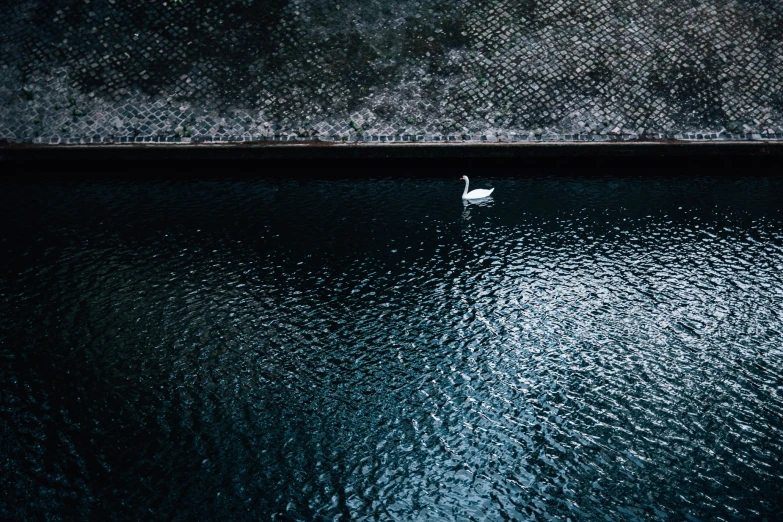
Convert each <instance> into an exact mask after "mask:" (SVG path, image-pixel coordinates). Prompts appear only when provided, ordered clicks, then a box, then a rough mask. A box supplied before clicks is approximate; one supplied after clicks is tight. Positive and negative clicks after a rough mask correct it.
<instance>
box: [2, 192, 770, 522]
mask: <svg viewBox="0 0 783 522" xmlns="http://www.w3.org/2000/svg"><path fill="white" fill-rule="evenodd" d="M739 183H742V185H741V186H740V185H738V184H739ZM491 184H492V186H495V187H496V188H497V190H496V194H495V197H494V198H493V199H492V200H491V201H486V202H483V204H479V205H477V204H463V203H461V202H460V200H459V198H458V195H459V186H458V185H455V186H452V185H451V184H450V180H449V181H446V180H439V179H413V178H409V179H401V180H390V179H377V180H367V181H355V180H352V181H349V180H336V181H332V182H327V181H323V180H321V181H319V180H261V181H259V180H234V181H220V182H217V181H216V182H205V181H201V182H174V181H161V182H151V181H148V182H127V183H122V182H111V183H84V184H73V185H18V186H14V185H9V186H6V187H4V188H5V190H4V191H3V192H2V196H0V200H1V201H0V202H1V203H2V211H0V212H2V216H1V217H2V220H3V223H5V225H3V229H2V236H1V237H0V240H1V241H2V245H1V246H2V249H3V250H4V257H3V259H4V260H3V262H2V265H1V266H2V272H0V290H1V293H0V317H2V319H0V342H1V343H2V344H1V346H2V348H1V349H0V356H1V357H2V359H3V362H4V365H3V370H2V371H0V382H2V390H3V395H2V397H3V398H2V404H0V408H2V417H0V418H1V419H2V420H1V421H0V439H1V440H2V443H3V446H4V448H5V454H6V459H5V462H4V463H2V464H0V466H2V470H3V476H4V483H5V484H6V485H7V488H6V494H5V496H4V497H3V498H2V499H0V513H1V514H2V516H3V518H10V519H23V518H31V517H37V516H42V515H46V516H49V517H51V518H71V517H73V516H76V517H79V518H87V517H93V518H134V519H139V518H150V517H151V518H167V519H175V520H188V519H192V518H210V519H212V518H215V519H231V520H244V519H246V520H256V519H265V520H268V519H272V520H321V519H327V518H329V519H337V518H338V517H340V516H342V518H343V519H358V520H411V519H414V518H418V519H422V520H430V519H438V520H471V519H473V520H500V519H505V520H509V519H511V520H529V519H557V520H567V519H569V518H570V519H599V518H607V519H611V520H620V519H622V520H642V519H645V520H646V519H661V520H665V519H676V520H679V519H682V518H689V519H694V520H707V519H727V518H730V517H735V518H736V517H739V518H743V519H747V518H761V517H768V518H770V517H773V516H774V514H775V513H777V512H780V510H781V509H783V506H781V504H780V497H779V490H780V486H781V484H783V472H781V467H780V462H781V457H783V443H781V442H780V441H781V440H783V349H781V346H783V338H782V337H783V311H782V310H783V309H782V308H781V306H780V303H781V302H783V276H781V274H783V271H782V270H781V268H783V215H781V213H780V210H779V209H778V203H779V201H780V200H781V199H780V197H781V196H782V195H783V183H781V182H780V180H777V179H766V178H749V179H744V180H728V179H720V178H715V179H712V178H699V179H688V178H685V179H682V178H677V179H671V178H650V179H634V178H627V179H626V178H590V179H587V178H585V179H582V178H546V177H529V178H517V179H507V178H498V179H494V180H491ZM408 194H416V196H415V197H403V195H408ZM455 194H456V196H455Z"/></svg>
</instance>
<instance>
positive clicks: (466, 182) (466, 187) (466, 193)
mask: <svg viewBox="0 0 783 522" xmlns="http://www.w3.org/2000/svg"><path fill="white" fill-rule="evenodd" d="M462 177H463V178H465V192H463V193H462V195H463V196H467V195H468V185H470V180H469V179H468V177H467V176H462Z"/></svg>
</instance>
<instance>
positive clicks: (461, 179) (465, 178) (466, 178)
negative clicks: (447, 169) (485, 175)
mask: <svg viewBox="0 0 783 522" xmlns="http://www.w3.org/2000/svg"><path fill="white" fill-rule="evenodd" d="M459 180H460V181H467V180H468V177H467V176H462V177H461V178H459Z"/></svg>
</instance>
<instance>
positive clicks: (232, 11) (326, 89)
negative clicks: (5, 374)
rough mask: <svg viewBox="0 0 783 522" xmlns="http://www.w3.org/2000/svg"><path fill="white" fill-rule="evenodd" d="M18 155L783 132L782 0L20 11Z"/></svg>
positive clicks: (11, 91) (1, 24) (162, 0)
mask: <svg viewBox="0 0 783 522" xmlns="http://www.w3.org/2000/svg"><path fill="white" fill-rule="evenodd" d="M2 11H3V15H2V17H0V143H5V144H14V143H31V142H32V143H47V144H49V143H51V144H62V143H111V142H114V143H128V142H183V141H184V142H207V143H210V142H211V143H215V142H221V141H264V140H265V141H268V140H285V141H291V140H329V141H348V142H362V143H363V142H369V143H381V142H395V143H396V142H413V141H426V142H441V141H445V142H465V141H468V142H474V141H478V142H482V141H510V142H514V141H531V140H532V141H553V140H554V141H560V140H566V141H603V140H629V139H664V138H668V139H696V140H721V139H729V140H732V139H733V140H744V139H768V140H781V139H783V2H781V1H780V0H680V1H674V0H384V1H380V0H221V1H219V2H212V1H209V0H6V2H5V3H4V6H3V9H2Z"/></svg>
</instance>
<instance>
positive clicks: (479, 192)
mask: <svg viewBox="0 0 783 522" xmlns="http://www.w3.org/2000/svg"><path fill="white" fill-rule="evenodd" d="M459 179H460V180H463V179H464V180H465V192H463V193H462V199H480V198H486V197H488V196H489V195H490V194H492V191H493V190H495V189H489V190H487V189H475V190H471V191H470V192H468V185H470V180H469V179H468V177H467V176H462V177H461V178H459Z"/></svg>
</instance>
